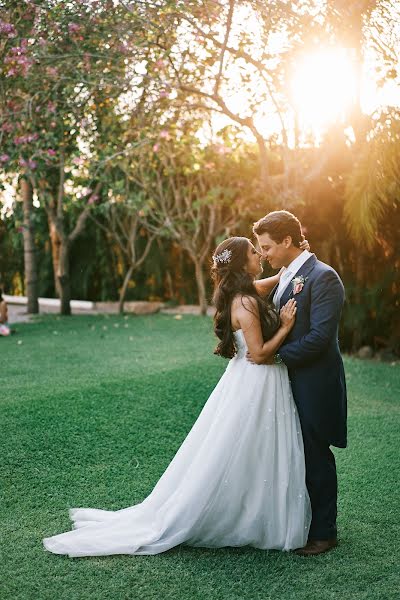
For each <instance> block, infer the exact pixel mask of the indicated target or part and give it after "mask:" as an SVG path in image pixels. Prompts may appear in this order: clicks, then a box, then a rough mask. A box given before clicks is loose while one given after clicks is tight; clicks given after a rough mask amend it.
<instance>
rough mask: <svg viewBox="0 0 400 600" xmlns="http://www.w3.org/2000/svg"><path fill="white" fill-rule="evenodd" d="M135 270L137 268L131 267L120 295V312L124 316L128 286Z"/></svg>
mask: <svg viewBox="0 0 400 600" xmlns="http://www.w3.org/2000/svg"><path fill="white" fill-rule="evenodd" d="M134 268H135V267H134V265H131V266H130V267H129V269H128V270H127V272H126V274H125V278H124V283H123V284H122V288H121V292H120V294H119V304H118V311H119V313H120V314H122V313H123V312H124V302H125V296H126V290H127V289H128V284H129V281H130V279H131V277H132V273H133V271H134Z"/></svg>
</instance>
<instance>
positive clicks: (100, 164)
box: [0, 0, 141, 314]
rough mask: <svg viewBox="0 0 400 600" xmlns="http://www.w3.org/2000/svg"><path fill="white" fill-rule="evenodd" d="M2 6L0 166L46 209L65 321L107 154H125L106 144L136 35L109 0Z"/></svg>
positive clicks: (126, 83) (133, 26) (126, 84)
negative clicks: (75, 258)
mask: <svg viewBox="0 0 400 600" xmlns="http://www.w3.org/2000/svg"><path fill="white" fill-rule="evenodd" d="M1 4H2V6H3V8H4V12H3V13H2V15H3V16H2V20H1V22H0V30H1V31H2V32H3V33H5V34H6V36H5V38H4V39H3V41H2V43H1V45H0V52H1V55H2V58H3V61H2V64H3V74H4V82H5V84H4V86H3V87H2V88H1V94H2V98H1V114H0V119H1V124H0V131H1V138H2V139H1V141H2V148H3V149H4V153H3V154H2V156H1V159H0V160H1V162H2V163H3V166H4V167H5V168H6V169H7V171H8V172H9V173H10V175H11V176H12V175H13V174H14V173H16V172H20V173H21V174H22V175H24V177H25V179H27V180H29V181H30V184H31V186H32V188H33V189H34V190H35V191H37V192H38V196H39V200H40V202H42V203H43V205H44V207H45V209H46V211H47V214H48V219H49V229H50V236H51V241H52V249H53V265H54V272H55V281H56V289H57V290H58V293H59V295H60V297H61V312H62V313H63V314H70V273H69V268H70V267H69V254H70V250H71V246H72V245H73V244H74V242H75V240H76V238H77V237H78V236H79V235H80V234H81V233H82V232H83V230H84V227H85V223H86V222H87V219H88V216H89V213H90V211H91V209H92V207H93V205H94V204H95V203H96V202H98V201H100V199H101V194H100V191H101V188H102V177H103V174H104V171H105V170H106V168H107V160H108V156H109V154H111V155H112V154H115V152H121V153H123V151H124V150H123V149H121V148H120V147H118V149H117V150H116V146H117V145H118V144H116V143H115V142H116V139H115V137H114V139H113V143H109V142H108V141H107V140H106V139H105V138H106V136H107V135H108V134H109V133H110V129H111V130H112V129H113V124H115V125H117V124H118V117H117V115H116V105H117V102H118V99H119V97H120V95H121V94H123V93H124V92H125V91H126V90H127V89H129V88H130V79H131V78H130V73H129V72H128V69H127V59H126V56H127V55H130V56H131V58H133V57H134V56H135V52H136V46H135V41H137V35H141V34H140V32H139V31H138V29H137V26H136V24H135V23H136V21H135V16H134V15H132V18H131V19H129V20H127V19H126V11H125V9H122V8H118V7H117V6H115V5H114V3H113V2H112V1H108V0H107V1H105V2H96V1H93V2H90V3H82V2H79V1H71V2H68V3H67V4H63V3H61V4H60V3H57V2H53V1H52V0H47V1H46V2H42V3H40V4H33V3H29V4H28V5H26V6H25V5H24V6H19V5H18V4H16V3H14V2H10V1H7V2H2V3H1ZM128 42H129V43H128ZM107 121H108V123H109V124H110V123H111V125H109V126H108V127H107V126H104V124H105V123H107ZM83 181H84V184H83ZM103 193H104V191H103Z"/></svg>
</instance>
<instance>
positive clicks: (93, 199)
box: [87, 194, 100, 204]
mask: <svg viewBox="0 0 400 600" xmlns="http://www.w3.org/2000/svg"><path fill="white" fill-rule="evenodd" d="M99 197H100V196H99V195H98V194H93V195H92V196H90V198H89V200H88V202H87V203H88V204H95V202H97V201H98V200H99Z"/></svg>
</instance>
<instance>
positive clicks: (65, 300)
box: [57, 239, 71, 315]
mask: <svg viewBox="0 0 400 600" xmlns="http://www.w3.org/2000/svg"><path fill="white" fill-rule="evenodd" d="M57 279H58V283H59V286H60V300H61V310H60V313H61V314H62V315H70V314H71V281H70V274H69V244H68V240H66V239H65V240H63V239H62V240H61V245H60V260H59V265H58V273H57Z"/></svg>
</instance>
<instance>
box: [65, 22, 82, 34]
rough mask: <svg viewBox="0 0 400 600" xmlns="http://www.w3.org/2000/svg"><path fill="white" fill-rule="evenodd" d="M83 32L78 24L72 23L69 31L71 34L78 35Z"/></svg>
mask: <svg viewBox="0 0 400 600" xmlns="http://www.w3.org/2000/svg"><path fill="white" fill-rule="evenodd" d="M80 30H81V26H80V25H78V23H70V24H69V25H68V31H69V33H78V31H80Z"/></svg>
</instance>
